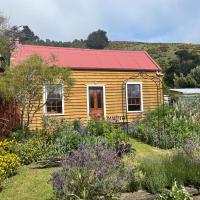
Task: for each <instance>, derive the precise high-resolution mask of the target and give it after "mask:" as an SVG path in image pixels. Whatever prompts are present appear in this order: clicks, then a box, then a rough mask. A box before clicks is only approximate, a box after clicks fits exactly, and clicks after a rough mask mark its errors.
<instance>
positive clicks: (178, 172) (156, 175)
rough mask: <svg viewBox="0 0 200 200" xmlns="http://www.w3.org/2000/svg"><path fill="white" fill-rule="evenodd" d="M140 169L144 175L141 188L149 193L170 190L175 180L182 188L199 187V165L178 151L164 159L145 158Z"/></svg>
mask: <svg viewBox="0 0 200 200" xmlns="http://www.w3.org/2000/svg"><path fill="white" fill-rule="evenodd" d="M140 169H141V170H142V172H143V174H144V177H145V178H144V179H143V181H142V186H143V188H145V189H146V190H148V191H149V192H151V193H156V192H161V191H162V190H163V189H165V188H171V187H172V185H173V182H174V181H175V180H176V181H177V182H178V183H179V184H181V185H184V186H190V185H193V186H195V187H198V188H199V186H200V163H198V162H196V161H194V160H193V159H191V158H190V157H189V156H188V155H186V154H185V152H183V151H180V152H177V153H175V152H174V153H173V154H171V155H168V156H166V157H160V156H158V157H153V158H148V159H147V158H146V159H145V160H143V161H142V162H141V165H140Z"/></svg>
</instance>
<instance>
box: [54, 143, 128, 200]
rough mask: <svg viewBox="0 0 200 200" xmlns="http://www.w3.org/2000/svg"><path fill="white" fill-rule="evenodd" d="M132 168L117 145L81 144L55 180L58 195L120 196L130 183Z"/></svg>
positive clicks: (109, 198)
mask: <svg viewBox="0 0 200 200" xmlns="http://www.w3.org/2000/svg"><path fill="white" fill-rule="evenodd" d="M128 177H129V176H128V171H127V170H126V168H125V167H124V165H123V163H122V161H121V159H120V158H119V157H117V156H116V152H115V150H114V149H113V148H110V147H108V146H107V145H97V146H96V147H93V146H89V145H81V146H80V147H79V148H78V149H77V150H75V151H73V152H72V153H71V154H69V155H67V157H66V159H65V160H64V161H63V163H62V167H61V169H60V170H59V171H57V172H55V173H53V174H52V178H51V182H52V185H53V189H54V193H55V195H56V197H57V198H58V199H66V200H73V199H82V200H96V199H106V200H113V199H118V198H117V195H118V193H119V192H120V191H122V190H123V189H125V188H126V187H127V184H128Z"/></svg>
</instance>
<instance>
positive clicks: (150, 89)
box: [30, 70, 162, 129]
mask: <svg viewBox="0 0 200 200" xmlns="http://www.w3.org/2000/svg"><path fill="white" fill-rule="evenodd" d="M136 74H137V72H131V71H95V70H73V71H72V78H74V80H75V84H74V86H73V88H72V89H71V91H70V95H69V96H66V93H65V92H64V95H65V96H64V115H62V116H56V117H58V118H64V119H66V120H74V119H80V120H81V121H82V122H83V123H86V122H87V119H88V118H87V117H88V116H87V85H95V84H97V85H98V84H101V85H104V86H105V101H106V102H105V104H106V117H110V116H116V115H117V116H122V115H123V109H122V84H123V82H124V80H127V79H128V78H129V77H131V76H136V77H135V78H134V79H130V80H129V81H130V82H141V83H142V92H143V94H142V95H143V110H144V112H145V111H147V110H150V109H154V108H156V107H157V106H158V102H157V87H156V85H155V83H154V82H153V81H152V80H149V79H144V78H142V77H141V76H137V75H136ZM147 74H148V75H150V76H152V75H156V72H148V73H147ZM64 91H66V88H65V90H64ZM158 92H159V105H161V103H162V98H161V96H162V88H161V86H160V88H159V90H158ZM124 103H125V99H124ZM125 106H126V105H125V104H124V111H125V109H126V108H125ZM144 112H135V113H128V121H133V120H136V119H140V118H142V117H143V116H144ZM43 115H44V109H41V110H40V112H38V113H37V114H36V115H35V118H34V119H33V121H32V124H31V126H30V128H31V129H36V128H41V118H42V116H43Z"/></svg>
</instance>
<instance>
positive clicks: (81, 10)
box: [0, 0, 200, 43]
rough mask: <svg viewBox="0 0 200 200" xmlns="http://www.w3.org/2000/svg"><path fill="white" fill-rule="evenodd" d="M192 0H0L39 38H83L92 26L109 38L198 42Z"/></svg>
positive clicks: (14, 19)
mask: <svg viewBox="0 0 200 200" xmlns="http://www.w3.org/2000/svg"><path fill="white" fill-rule="evenodd" d="M199 7H200V2H199V1H197V0H190V1H188V0H140V1H138V0H123V1H122V0H73V1H72V0H57V1H56V0H42V1H41V0H34V1H32V0H18V1H13V0H1V8H0V9H2V10H1V11H2V12H3V13H4V14H5V15H6V16H9V17H10V22H11V23H12V24H18V25H22V24H23V25H29V26H30V28H31V29H32V30H33V31H34V32H35V33H36V34H37V35H39V36H40V37H41V38H43V39H45V38H49V39H54V40H63V41H68V40H73V39H81V38H83V39H85V38H86V37H87V35H88V34H89V33H90V32H92V31H94V30H97V29H99V28H100V29H104V30H106V31H107V32H108V36H109V39H111V40H131V41H148V42H150V41H152V42H191V43H199V42H200V37H199V35H200V26H198V21H199V19H200V12H199V11H198V9H199Z"/></svg>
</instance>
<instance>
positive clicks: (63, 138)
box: [6, 117, 131, 164]
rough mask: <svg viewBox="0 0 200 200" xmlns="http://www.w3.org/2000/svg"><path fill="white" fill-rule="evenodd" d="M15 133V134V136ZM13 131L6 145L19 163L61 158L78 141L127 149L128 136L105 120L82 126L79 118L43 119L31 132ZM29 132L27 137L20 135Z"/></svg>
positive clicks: (123, 151) (73, 147) (119, 149)
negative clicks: (13, 135)
mask: <svg viewBox="0 0 200 200" xmlns="http://www.w3.org/2000/svg"><path fill="white" fill-rule="evenodd" d="M17 133H19V134H18V136H17ZM21 133H22V132H21V131H19V132H18V131H16V133H15V137H13V138H16V136H17V139H20V141H19V142H17V141H16V139H13V140H11V141H10V142H9V143H8V144H7V146H6V148H7V149H8V151H9V152H10V153H15V154H17V155H18V156H19V157H20V159H21V163H22V164H30V163H32V162H34V161H40V160H49V159H53V158H62V157H63V156H64V155H66V154H67V153H69V152H71V151H73V150H75V149H77V148H78V147H79V146H80V144H90V145H93V146H96V145H98V144H102V143H104V144H108V145H109V146H112V147H113V148H116V151H119V154H124V153H128V152H130V151H131V145H129V144H127V141H128V137H127V135H126V133H125V132H124V131H123V129H122V128H120V127H117V126H113V125H112V124H110V123H108V122H107V121H105V120H100V121H93V120H91V121H90V122H88V126H87V127H86V128H84V127H83V126H82V124H81V122H80V121H79V120H75V121H74V122H67V121H64V120H63V119H57V118H53V117H52V118H46V117H44V118H43V126H42V129H41V130H36V131H34V132H31V134H30V132H28V133H27V134H25V133H24V132H23V133H22V134H21ZM24 135H29V137H23V136H24Z"/></svg>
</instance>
